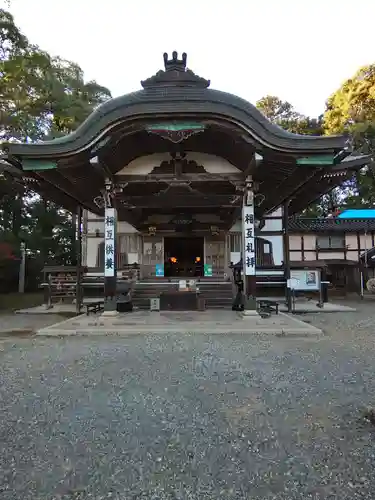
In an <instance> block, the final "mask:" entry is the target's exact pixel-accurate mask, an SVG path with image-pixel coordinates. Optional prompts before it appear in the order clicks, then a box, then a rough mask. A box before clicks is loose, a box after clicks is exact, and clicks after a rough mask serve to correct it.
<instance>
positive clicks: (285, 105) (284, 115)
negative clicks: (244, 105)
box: [256, 95, 323, 135]
mask: <svg viewBox="0 0 375 500" xmlns="http://www.w3.org/2000/svg"><path fill="white" fill-rule="evenodd" d="M256 107H257V108H258V109H259V110H260V111H261V112H262V113H263V114H264V115H265V116H266V117H267V118H268V119H269V120H270V121H271V122H272V123H274V124H275V125H278V126H279V127H281V128H283V129H285V130H288V131H289V132H293V133H295V134H302V135H322V133H323V130H322V117H319V118H310V117H308V116H304V115H301V114H300V113H298V112H297V111H296V110H295V109H294V107H293V106H292V104H290V103H289V102H288V101H282V100H281V99H280V98H279V97H276V96H270V95H267V96H265V97H262V98H261V99H259V101H257V102H256Z"/></svg>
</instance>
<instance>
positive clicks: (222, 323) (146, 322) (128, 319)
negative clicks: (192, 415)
mask: <svg viewBox="0 0 375 500" xmlns="http://www.w3.org/2000/svg"><path fill="white" fill-rule="evenodd" d="M171 332H174V333H181V334H183V333H196V334H221V335H225V334H272V335H283V336H284V335H285V336H288V335H300V336H310V335H315V336H316V335H320V334H322V331H321V330H319V329H318V328H315V327H313V326H311V325H309V324H307V323H305V322H303V321H301V320H300V319H297V318H296V317H293V316H290V315H287V314H284V313H279V314H278V315H272V316H271V317H269V318H265V319H262V318H261V317H260V316H245V317H244V316H243V315H242V314H241V313H236V312H233V311H205V312H198V311H193V312H150V311H136V312H133V313H123V314H119V315H118V316H116V317H103V316H101V315H92V316H86V315H82V316H77V317H75V318H70V319H68V320H65V321H62V322H61V323H57V324H55V325H52V326H50V327H47V328H42V329H40V330H39V331H38V332H37V335H47V336H65V335H87V336H95V335H124V336H126V335H138V334H146V335H147V334H153V333H158V334H161V333H171Z"/></svg>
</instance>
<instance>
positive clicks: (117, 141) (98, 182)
mask: <svg viewBox="0 0 375 500" xmlns="http://www.w3.org/2000/svg"><path fill="white" fill-rule="evenodd" d="M141 85H142V90H139V91H138V92H133V93H130V94H127V95H124V96H121V97H118V98H116V99H111V100H109V101H107V102H106V103H104V104H103V105H101V106H100V107H98V108H97V109H96V110H95V111H94V112H93V113H92V114H91V115H90V116H89V117H88V118H87V120H86V121H85V122H84V123H83V124H82V125H81V126H80V127H78V129H77V130H76V131H75V132H73V133H71V134H69V135H67V136H65V137H61V138H58V139H54V140H51V141H46V142H42V143H37V144H8V145H6V148H7V155H6V157H5V161H7V162H8V164H9V168H13V170H14V169H15V170H18V171H19V172H20V175H21V177H22V176H24V178H25V172H27V174H28V177H27V178H28V179H32V180H33V182H34V184H33V186H34V189H36V190H37V191H40V192H44V193H45V195H46V196H47V197H50V198H51V199H53V200H55V201H56V202H57V203H59V204H62V205H63V206H65V207H66V208H69V209H72V210H74V207H76V206H77V205H82V206H84V207H85V208H87V209H89V210H90V211H93V212H96V213H102V208H101V207H100V206H98V205H97V202H96V201H95V200H96V199H98V198H99V197H100V193H101V190H102V188H103V183H104V179H105V178H111V179H112V180H114V181H115V182H117V183H121V182H122V183H123V185H124V186H126V193H125V191H123V195H121V194H119V195H118V198H119V206H122V213H121V214H120V216H121V217H122V218H123V220H128V222H130V223H131V224H133V225H135V226H136V227H140V225H141V224H142V223H147V221H148V218H147V217H148V215H147V214H150V213H155V211H158V210H159V211H161V212H162V211H163V210H164V211H165V210H167V209H169V210H170V211H173V209H176V207H177V206H179V207H180V208H181V210H183V211H184V212H185V211H186V212H188V211H189V210H190V211H192V212H193V213H195V212H196V210H197V207H198V205H197V203H198V201H199V203H200V210H202V209H203V208H205V209H207V211H209V212H210V213H213V212H215V211H216V212H217V211H219V210H222V212H223V214H222V216H221V217H222V218H223V227H230V225H231V224H232V222H233V220H234V219H235V218H236V217H237V216H238V213H239V207H240V206H241V196H240V195H238V192H237V187H238V185H239V184H240V183H243V181H244V179H245V178H246V176H248V175H252V177H253V180H254V182H255V183H256V184H257V185H258V186H259V191H260V193H261V194H262V196H261V197H259V200H261V201H262V203H260V202H259V206H258V207H257V210H258V213H259V214H260V215H262V214H263V213H268V212H270V211H272V210H273V209H275V208H276V207H278V206H280V205H281V204H282V203H284V202H285V201H289V202H290V205H289V209H290V213H291V214H292V213H298V212H300V211H301V210H302V209H304V208H305V207H306V206H307V205H308V204H309V203H311V202H313V201H315V200H316V199H317V198H319V197H320V196H321V195H322V194H324V193H326V192H328V191H330V190H331V189H333V188H334V187H335V186H337V185H339V184H341V183H342V182H343V181H344V180H345V179H346V178H348V177H350V176H351V175H352V174H353V172H354V171H356V170H358V169H360V168H361V167H362V166H363V165H365V164H366V162H367V161H368V158H366V157H363V156H360V157H359V156H356V157H351V156H348V155H350V151H349V149H350V148H349V147H348V146H347V140H346V138H345V137H343V136H331V137H315V136H308V135H297V134H292V133H290V132H287V131H285V130H283V129H281V128H280V127H278V126H276V125H274V124H272V123H271V122H270V121H269V120H268V119H267V118H266V117H265V116H263V114H262V113H261V112H260V111H259V110H258V109H256V108H255V106H253V105H252V104H250V103H249V102H247V101H245V100H244V99H241V98H239V97H237V96H234V95H232V94H228V93H226V92H221V91H219V90H214V89H211V88H210V82H209V81H208V80H205V79H204V78H201V77H199V76H197V75H196V74H195V73H193V72H192V71H191V70H189V69H187V67H186V54H183V55H182V58H181V59H178V56H177V53H176V52H173V54H172V58H171V59H168V56H167V54H164V69H163V70H160V71H158V72H157V73H156V74H155V75H153V76H151V77H150V78H148V79H146V80H144V81H142V82H141ZM194 127H196V128H198V129H199V130H194ZM189 128H190V129H189ZM198 132H199V133H198ZM179 134H180V135H179ZM176 144H178V146H177V147H176ZM188 152H197V153H207V154H211V155H216V156H219V157H222V158H225V159H226V160H227V161H229V162H230V163H231V164H232V165H233V166H235V167H236V168H237V170H238V173H237V174H232V175H231V179H229V178H225V176H223V177H222V178H220V176H216V177H215V178H213V177H212V176H211V177H210V176H207V175H206V174H207V172H206V171H205V169H204V167H203V166H199V165H195V166H194V165H191V162H190V163H189V162H186V158H185V156H186V153H188ZM154 153H163V154H166V155H170V157H171V158H170V161H169V162H167V163H168V165H167V166H165V165H164V167H163V166H162V164H161V165H155V166H154V168H153V170H152V172H151V174H150V175H149V176H143V177H142V176H135V175H133V176H129V175H126V172H125V173H124V175H123V176H122V177H121V176H120V174H118V173H119V172H120V171H122V170H123V169H124V167H126V166H127V165H128V164H129V163H130V162H131V161H132V160H134V159H135V158H139V157H140V156H144V155H149V154H154ZM256 153H260V155H259V154H258V155H256ZM176 154H178V158H177V157H176ZM259 158H261V159H260V160H259ZM94 160H96V161H94ZM164 163H165V162H164ZM177 163H178V164H179V165H180V167H181V164H184V165H185V166H184V167H183V168H184V169H185V170H183V175H182V177H183V179H182V178H181V171H179V173H178V172H177V170H178V168H177V167H176V164H177ZM159 167H160V168H159ZM162 167H163V168H164V170H163V168H162ZM165 169H167V170H165ZM168 169H169V170H168ZM170 169H172V174H171V175H170ZM173 169H176V170H173ZM189 169H190V170H189ZM202 169H203V170H202ZM180 170H181V168H180ZM198 171H199V172H200V174H199V175H198V174H197V172H198ZM168 172H169V174H168ZM174 174H176V175H177V176H178V177H179V179H180V181H181V180H183V181H184V182H185V185H184V189H185V191H186V192H185V193H184V194H181V186H174V187H173V186H171V182H170V181H171V179H173V178H174ZM234 177H236V179H234ZM88 180H89V181H90V182H89V183H88V182H87V181H88ZM124 189H125V188H124ZM121 196H122V198H121ZM223 197H224V198H225V199H223ZM202 199H204V200H205V204H207V206H206V205H205V206H204V207H202ZM150 207H151V208H150ZM224 212H225V213H224ZM236 214H237V215H236ZM135 215H136V216H137V217H136V219H134V217H135Z"/></svg>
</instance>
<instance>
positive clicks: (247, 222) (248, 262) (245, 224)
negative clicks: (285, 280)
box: [242, 205, 256, 276]
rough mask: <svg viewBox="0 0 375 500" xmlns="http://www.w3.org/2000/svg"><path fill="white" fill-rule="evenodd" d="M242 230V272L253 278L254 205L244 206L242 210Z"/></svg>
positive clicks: (254, 260)
mask: <svg viewBox="0 0 375 500" xmlns="http://www.w3.org/2000/svg"><path fill="white" fill-rule="evenodd" d="M242 228H243V242H244V243H243V244H244V251H243V256H244V259H245V261H244V271H245V275H246V276H255V262H256V259H255V225H254V205H248V206H247V205H244V207H243V209H242Z"/></svg>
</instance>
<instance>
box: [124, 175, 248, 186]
mask: <svg viewBox="0 0 375 500" xmlns="http://www.w3.org/2000/svg"><path fill="white" fill-rule="evenodd" d="M115 179H116V184H118V185H120V186H121V184H126V185H128V184H136V183H147V184H155V183H158V182H163V183H166V184H168V183H170V182H173V181H176V180H178V181H185V182H213V181H214V182H243V180H244V175H243V173H242V172H238V173H229V174H210V173H207V174H201V173H199V174H181V175H180V176H179V177H178V179H176V176H175V175H173V174H148V175H116V176H115Z"/></svg>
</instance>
